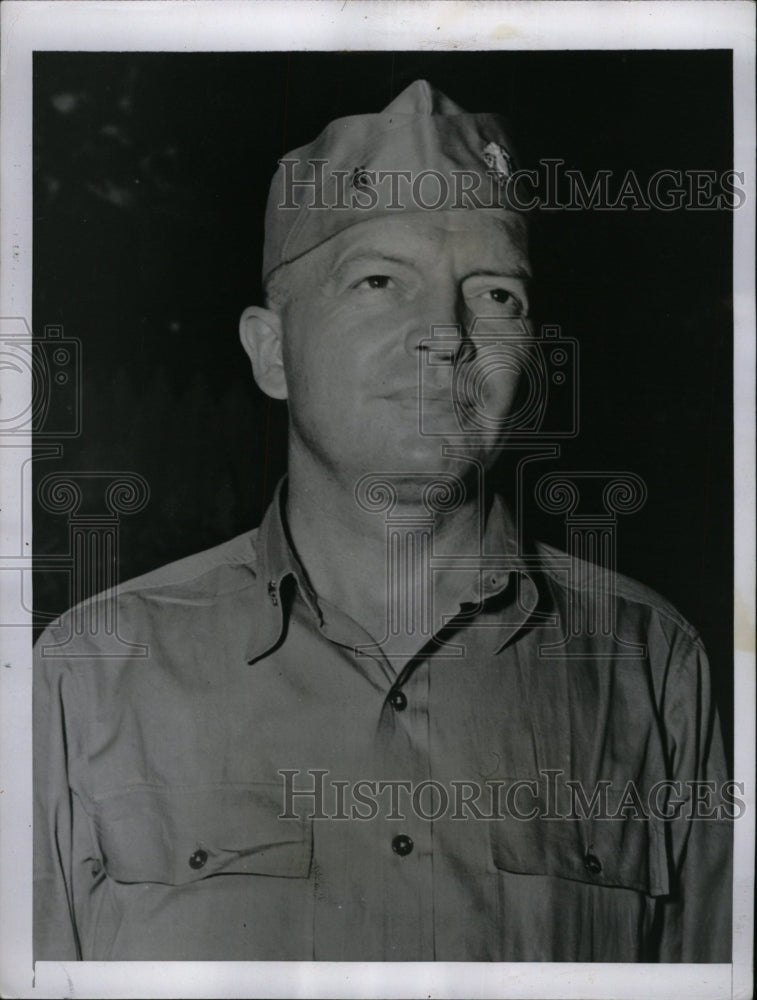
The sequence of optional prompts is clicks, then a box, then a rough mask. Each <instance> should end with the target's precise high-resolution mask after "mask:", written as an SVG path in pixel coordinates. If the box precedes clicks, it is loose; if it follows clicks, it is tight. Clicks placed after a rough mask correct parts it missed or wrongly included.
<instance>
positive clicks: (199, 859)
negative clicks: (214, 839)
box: [189, 848, 208, 869]
mask: <svg viewBox="0 0 757 1000" xmlns="http://www.w3.org/2000/svg"><path fill="white" fill-rule="evenodd" d="M207 860H208V852H207V851H203V850H202V848H200V849H199V850H198V851H195V852H194V854H190V855H189V867H190V868H194V869H198V868H204V867H205V862H206V861H207Z"/></svg>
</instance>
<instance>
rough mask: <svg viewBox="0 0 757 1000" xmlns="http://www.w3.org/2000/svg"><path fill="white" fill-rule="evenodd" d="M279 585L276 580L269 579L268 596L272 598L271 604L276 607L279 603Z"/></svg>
mask: <svg viewBox="0 0 757 1000" xmlns="http://www.w3.org/2000/svg"><path fill="white" fill-rule="evenodd" d="M277 590H278V587H277V586H276V581H275V580H269V581H268V596H269V597H270V599H271V604H273V606H274V607H276V605H277V604H278V603H279V595H278V594H277Z"/></svg>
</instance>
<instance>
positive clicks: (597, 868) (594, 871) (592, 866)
mask: <svg viewBox="0 0 757 1000" xmlns="http://www.w3.org/2000/svg"><path fill="white" fill-rule="evenodd" d="M584 868H585V869H586V871H587V872H588V873H589V874H590V875H599V873H600V872H601V871H602V862H601V861H600V860H599V858H598V857H597V856H596V854H590V853H589V852H588V851H587V852H586V854H585V855H584Z"/></svg>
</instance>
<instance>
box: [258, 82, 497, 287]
mask: <svg viewBox="0 0 757 1000" xmlns="http://www.w3.org/2000/svg"><path fill="white" fill-rule="evenodd" d="M513 171H514V163H513V158H512V153H511V144H510V140H509V138H508V137H507V135H506V132H505V126H504V123H503V121H502V119H501V118H500V117H499V116H498V115H493V114H470V113H469V112H467V111H464V110H463V109H462V108H460V107H458V105H457V104H455V103H454V102H453V101H451V100H450V99H449V98H448V97H447V96H446V95H445V94H443V93H441V91H439V90H436V89H435V88H434V87H432V86H431V84H429V83H427V82H426V81H425V80H416V81H415V83H412V84H411V85H410V86H409V87H407V88H406V89H405V90H404V91H403V92H402V93H401V94H400V95H399V96H398V97H396V98H395V99H394V100H393V101H392V102H391V104H389V105H388V107H386V108H385V109H384V110H383V111H381V112H379V113H378V114H367V115H353V116H350V117H347V118H338V119H336V120H335V121H333V122H331V123H330V124H329V125H327V126H326V128H325V129H324V130H323V132H321V134H320V135H319V136H318V138H317V139H315V140H314V141H313V142H311V143H309V144H308V145H306V146H300V147H299V148H298V149H295V150H293V151H292V152H291V153H288V154H287V155H286V156H285V157H283V158H282V159H281V160H280V161H279V167H278V169H277V171H276V174H275V175H274V178H273V181H272V183H271V189H270V192H269V196H268V205H267V208H266V216H265V245H264V249H263V280H264V281H265V280H266V279H267V278H268V277H269V275H270V274H271V273H272V272H273V271H274V270H275V269H276V268H277V267H279V266H280V265H282V264H285V263H288V262H290V261H293V260H296V259H297V258H298V257H301V256H302V255H303V254H306V253H308V252H309V251H310V250H313V249H314V248H315V247H317V246H319V245H320V244H321V243H324V242H325V241H326V240H328V239H330V238H331V237H332V236H335V235H336V234H337V233H339V232H342V231H343V230H344V229H347V228H349V227H350V226H354V225H356V224H357V223H359V222H365V221H366V220H368V219H371V218H374V217H383V216H387V215H398V214H401V213H404V212H420V211H434V210H437V211H441V210H449V209H471V208H477V209H482V210H489V211H496V212H497V213H498V214H499V213H500V212H501V211H503V209H505V210H506V209H507V205H506V204H505V200H504V199H503V197H502V192H503V189H504V188H505V187H506V185H505V184H504V182H505V181H506V180H507V179H508V178H509V177H510V176H511V175H512V173H513Z"/></svg>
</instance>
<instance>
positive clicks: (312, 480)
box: [287, 456, 484, 659]
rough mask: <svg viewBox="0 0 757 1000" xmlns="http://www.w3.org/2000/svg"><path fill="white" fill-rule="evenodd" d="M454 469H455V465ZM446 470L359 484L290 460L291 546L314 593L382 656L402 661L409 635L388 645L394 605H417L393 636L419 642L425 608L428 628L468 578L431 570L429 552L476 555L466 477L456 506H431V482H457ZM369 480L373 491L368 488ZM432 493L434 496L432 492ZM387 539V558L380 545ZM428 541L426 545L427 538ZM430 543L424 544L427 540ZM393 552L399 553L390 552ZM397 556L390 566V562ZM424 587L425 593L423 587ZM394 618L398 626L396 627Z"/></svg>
mask: <svg viewBox="0 0 757 1000" xmlns="http://www.w3.org/2000/svg"><path fill="white" fill-rule="evenodd" d="M458 474H460V470H458ZM451 475H454V474H451V473H450V472H446V473H441V472H440V473H437V474H436V475H435V474H434V473H433V472H429V473H428V474H427V475H426V474H424V475H422V476H407V477H403V476H402V475H401V474H396V475H393V476H392V477H377V478H376V480H374V481H373V483H372V484H371V483H366V482H364V484H363V485H364V489H363V490H362V491H361V490H358V489H357V480H358V479H359V478H360V477H359V476H358V477H355V479H356V481H355V482H351V481H347V480H340V479H339V478H338V476H337V475H333V474H330V473H329V472H328V470H324V469H323V468H322V467H320V466H319V465H318V464H317V463H316V462H314V461H313V460H311V459H310V456H306V457H303V456H299V457H298V460H296V461H290V471H289V488H288V496H287V522H288V526H289V532H290V536H291V540H292V542H293V545H294V548H295V551H296V553H297V555H298V557H299V559H300V562H301V563H302V565H303V567H304V569H305V571H306V573H307V574H308V577H309V580H310V583H311V585H312V587H313V589H314V591H315V592H316V595H317V596H318V597H319V598H320V599H321V600H322V601H323V600H325V601H327V602H328V603H329V604H331V605H333V606H335V607H337V608H338V609H339V610H340V611H342V612H343V613H345V614H347V615H349V616H350V617H351V618H352V619H353V620H355V621H356V622H357V623H358V624H360V625H361V626H362V627H363V628H364V629H365V631H367V632H368V634H369V635H371V636H372V637H373V638H374V639H375V640H376V641H377V642H379V643H381V645H382V648H383V649H384V652H385V653H387V655H391V656H393V657H394V658H399V659H404V658H405V657H404V655H402V654H403V650H404V649H405V648H409V647H411V646H412V645H413V639H412V638H411V639H410V640H409V646H408V640H407V639H402V638H400V639H399V640H397V641H398V642H399V646H402V647H403V649H400V648H399V646H397V642H395V643H394V651H392V649H391V648H390V646H392V641H391V640H390V639H389V638H388V637H389V636H390V635H391V632H392V629H391V628H389V625H390V619H391V617H392V614H393V613H395V612H394V611H393V608H394V609H396V608H397V607H398V606H399V605H400V604H402V606H403V607H407V606H408V605H409V606H412V607H413V608H414V609H416V610H415V611H414V612H413V615H414V616H415V617H413V616H411V618H410V619H408V618H407V615H406V616H405V618H403V620H402V623H401V627H400V628H399V632H400V634H401V635H405V636H407V635H408V633H409V634H410V635H411V636H412V635H415V637H416V638H417V643H416V645H417V646H418V648H420V645H422V644H423V642H422V641H421V640H422V637H423V635H424V624H425V621H424V620H422V619H421V617H420V616H422V615H423V614H424V611H423V608H424V607H425V608H427V609H428V611H427V612H426V613H427V614H428V615H430V616H431V617H430V619H428V620H429V621H430V624H431V626H432V630H433V631H434V632H435V631H437V630H438V628H439V627H440V625H441V623H442V620H443V616H444V615H450V614H454V613H455V612H456V611H457V609H458V604H457V603H456V601H455V598H456V597H457V596H459V594H460V593H461V592H462V591H463V590H464V589H465V588H466V585H467V584H470V582H471V580H470V574H469V575H468V576H467V577H466V576H465V575H464V574H460V573H455V574H447V575H446V577H445V576H444V574H440V573H431V571H430V567H429V564H428V560H429V557H430V555H431V552H433V553H434V554H435V555H444V556H461V555H466V556H476V555H478V554H479V552H480V545H481V533H482V530H483V523H482V514H483V513H484V512H483V511H482V509H481V497H480V495H479V493H478V491H477V489H476V488H475V484H471V483H470V482H468V483H467V484H466V486H467V488H466V490H465V491H464V498H463V496H462V494H461V497H460V498H458V499H461V502H460V503H459V504H455V503H451V504H449V506H450V507H452V508H454V509H452V510H449V511H447V512H445V511H444V509H443V508H444V506H445V505H444V503H439V504H438V505H437V506H438V508H442V509H437V510H433V503H432V505H431V506H432V509H429V492H428V489H427V488H428V487H429V486H430V485H431V484H433V483H434V482H437V483H440V484H446V486H448V487H449V486H450V485H451V486H452V487H454V483H455V480H454V479H452V478H451ZM371 485H372V487H373V488H371ZM437 496H438V494H437ZM389 530H391V531H392V533H393V538H394V555H390V554H389V552H390V547H389V546H388V544H387V538H388V531H389ZM424 540H425V541H424ZM428 542H430V545H429V544H426V543H428ZM395 556H396V558H395ZM393 558H394V565H393V566H392V567H390V566H389V565H388V560H389V559H393ZM429 586H430V587H431V589H432V591H433V592H432V593H424V591H427V590H428V588H429ZM395 624H396V623H395Z"/></svg>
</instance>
